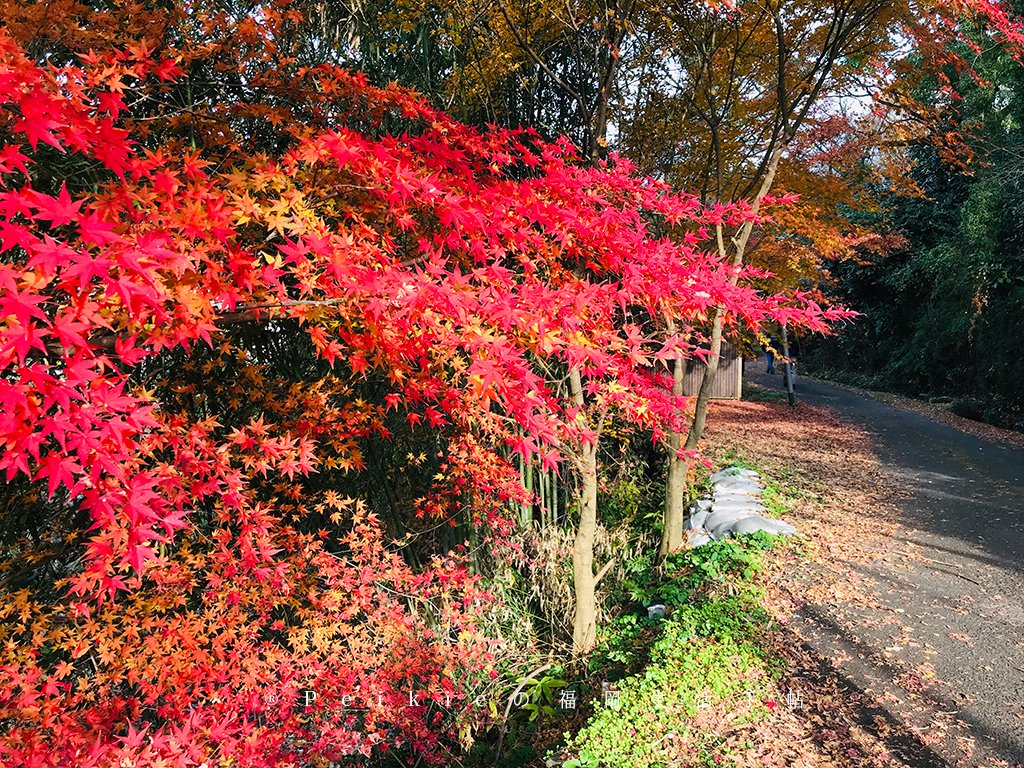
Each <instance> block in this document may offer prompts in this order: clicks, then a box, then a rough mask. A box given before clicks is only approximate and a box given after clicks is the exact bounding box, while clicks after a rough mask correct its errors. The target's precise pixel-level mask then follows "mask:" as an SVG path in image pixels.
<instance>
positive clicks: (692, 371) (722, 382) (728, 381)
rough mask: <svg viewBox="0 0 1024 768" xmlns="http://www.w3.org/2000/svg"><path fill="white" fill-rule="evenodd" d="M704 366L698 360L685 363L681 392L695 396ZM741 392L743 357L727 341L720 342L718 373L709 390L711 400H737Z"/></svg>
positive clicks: (701, 379) (698, 389) (702, 378)
mask: <svg viewBox="0 0 1024 768" xmlns="http://www.w3.org/2000/svg"><path fill="white" fill-rule="evenodd" d="M705 370H706V366H705V365H704V363H702V362H701V361H700V360H689V361H687V363H686V376H685V378H684V379H683V394H685V395H689V396H690V397H696V395H697V392H699V391H700V385H701V382H702V381H703V380H704V371H705ZM742 394H743V359H742V358H741V357H740V356H739V354H738V353H737V351H736V347H734V346H733V345H732V344H730V343H729V342H727V341H726V342H723V343H722V359H721V360H720V361H719V363H718V375H716V376H715V385H714V387H713V388H712V390H711V398H712V399H713V400H739V399H740V398H741V397H742Z"/></svg>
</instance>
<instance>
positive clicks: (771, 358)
mask: <svg viewBox="0 0 1024 768" xmlns="http://www.w3.org/2000/svg"><path fill="white" fill-rule="evenodd" d="M774 345H775V339H769V340H768V344H767V345H766V346H765V348H764V357H765V360H767V361H768V373H770V374H774V373H775V352H774V351H773V349H772V347H773V346H774Z"/></svg>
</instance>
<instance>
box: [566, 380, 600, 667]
mask: <svg viewBox="0 0 1024 768" xmlns="http://www.w3.org/2000/svg"><path fill="white" fill-rule="evenodd" d="M569 386H570V388H571V393H572V398H573V400H574V401H575V403H576V404H577V405H579V406H582V405H583V384H582V381H581V379H580V372H579V370H577V369H574V370H572V371H570V372H569ZM577 458H578V461H579V470H580V490H579V498H578V501H579V508H580V522H579V526H578V527H577V528H576V540H575V542H574V543H573V547H572V577H573V588H574V590H575V598H576V616H575V618H574V619H573V626H572V650H573V654H574V655H576V656H580V655H582V654H585V653H588V652H589V651H591V650H593V648H594V646H595V645H596V644H597V594H596V592H597V579H596V578H595V577H594V538H595V537H596V535H597V440H596V438H595V441H594V443H593V444H592V445H581V446H580V449H579V454H578V456H577Z"/></svg>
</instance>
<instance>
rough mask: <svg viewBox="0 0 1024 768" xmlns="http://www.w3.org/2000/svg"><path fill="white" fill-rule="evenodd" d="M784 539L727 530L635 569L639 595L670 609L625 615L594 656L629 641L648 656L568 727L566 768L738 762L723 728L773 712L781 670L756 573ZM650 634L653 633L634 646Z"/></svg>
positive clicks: (604, 657) (599, 658)
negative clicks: (614, 692)
mask: <svg viewBox="0 0 1024 768" xmlns="http://www.w3.org/2000/svg"><path fill="white" fill-rule="evenodd" d="M777 541H778V537H774V536H771V535H769V534H763V533H761V534H754V535H751V536H744V537H739V538H734V539H724V540H722V541H716V542H713V543H711V544H708V545H706V546H703V547H700V548H698V549H695V550H689V551H685V552H680V553H678V554H675V555H673V556H671V557H670V558H668V559H667V560H666V562H665V563H664V564H663V566H662V567H661V568H660V569H652V568H649V567H648V568H646V569H644V568H637V573H636V574H635V575H634V577H633V578H632V579H631V580H630V583H629V585H628V587H627V589H628V590H629V591H630V594H631V596H632V598H633V599H639V600H641V601H646V602H662V603H664V604H665V605H666V607H667V616H666V618H665V619H664V620H649V619H647V618H646V617H643V618H639V617H636V616H627V617H622V618H621V619H620V620H618V621H617V622H616V623H614V624H613V625H612V626H611V627H610V629H609V630H608V632H607V633H606V635H605V638H604V641H603V643H602V649H601V651H600V652H599V653H598V654H596V655H595V657H594V660H595V662H597V663H598V664H599V665H600V664H604V663H607V662H608V661H610V660H612V659H613V658H618V657H616V656H615V655H616V654H617V653H622V652H623V651H624V649H631V652H632V653H633V654H634V656H639V655H641V654H642V655H643V656H644V663H643V664H641V665H640V666H639V668H638V669H637V670H636V671H635V672H634V673H632V674H629V675H628V676H626V677H624V678H623V679H622V680H621V681H619V682H618V684H617V687H618V691H619V695H618V698H617V701H608V702H602V701H598V702H597V703H596V706H595V711H594V714H593V716H592V717H591V719H590V720H589V721H588V722H587V724H586V725H585V726H584V727H583V728H582V729H581V730H580V731H578V732H577V733H576V734H573V735H569V734H566V747H565V749H564V750H563V751H562V755H563V757H564V756H565V755H568V758H567V759H565V761H564V762H563V768H639V767H640V766H661V765H665V766H667V765H677V764H680V763H679V760H680V759H681V758H685V760H686V761H687V763H688V764H690V765H693V766H723V765H728V764H729V763H730V762H731V760H730V754H733V753H734V751H735V750H736V749H737V748H742V746H740V747H737V745H736V744H735V743H733V741H734V740H729V741H728V742H727V740H726V739H725V738H724V737H723V734H724V731H725V730H730V729H733V728H736V727H740V726H742V725H743V724H745V723H747V724H749V723H754V722H757V721H758V720H760V719H762V718H764V717H765V716H766V715H767V714H768V713H769V711H770V710H769V701H770V696H771V691H772V690H773V681H774V680H775V679H776V678H777V677H778V675H779V674H780V673H781V669H782V667H781V663H780V662H779V660H778V659H776V658H774V657H772V656H771V655H770V654H768V653H767V652H766V651H765V650H764V648H765V643H763V642H762V638H763V635H764V633H765V632H766V631H768V629H769V628H770V625H771V621H770V619H769V617H768V614H767V613H766V612H765V611H764V609H763V608H762V607H761V604H760V596H761V593H760V590H759V588H758V587H757V585H756V581H755V579H756V574H757V572H758V571H759V570H760V569H761V567H762V562H763V558H764V556H765V553H766V552H767V551H768V550H770V549H771V548H772V547H773V546H775V545H776V543H777ZM646 565H649V564H646ZM644 637H648V638H651V639H653V642H652V643H651V644H650V645H649V646H647V647H646V648H643V649H641V648H637V647H636V645H635V644H636V643H637V642H638V641H639V640H641V639H642V638H644ZM619 660H620V661H623V660H624V659H621V658H619ZM632 661H633V662H634V665H633V666H636V662H637V658H633V659H632ZM709 718H710V720H709ZM723 718H724V719H723ZM709 723H713V725H709Z"/></svg>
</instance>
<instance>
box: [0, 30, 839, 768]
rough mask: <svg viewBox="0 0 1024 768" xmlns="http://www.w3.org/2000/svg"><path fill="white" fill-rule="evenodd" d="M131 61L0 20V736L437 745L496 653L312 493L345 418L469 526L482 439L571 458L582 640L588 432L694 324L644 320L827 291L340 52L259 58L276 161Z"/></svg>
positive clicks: (550, 150) (165, 753)
mask: <svg viewBox="0 0 1024 768" xmlns="http://www.w3.org/2000/svg"><path fill="white" fill-rule="evenodd" d="M245 24H246V22H243V23H242V25H243V26H244V25H245ZM269 26H270V27H271V28H273V24H269ZM208 31H209V30H207V32H208ZM204 34H206V32H204ZM253 34H257V33H253ZM268 35H269V36H270V37H271V38H272V36H273V35H272V34H270V33H268ZM152 50H153V48H152V46H151V45H149V44H143V43H140V44H138V45H136V46H133V47H131V48H128V49H120V48H117V47H116V46H107V47H106V48H104V49H102V50H101V51H100V52H97V53H88V52H79V53H78V54H77V55H73V54H69V55H68V56H67V57H66V60H64V61H60V62H56V61H55V62H46V63H42V64H40V63H36V62H35V61H33V60H32V59H31V58H30V57H29V56H27V55H26V52H25V50H24V49H23V48H22V46H21V45H20V44H19V43H18V42H17V41H16V40H15V39H13V38H12V37H11V36H10V35H9V34H7V33H6V32H0V62H2V63H0V83H2V85H3V88H2V89H0V92H2V93H3V97H2V99H3V101H4V106H5V108H6V110H5V118H4V124H3V132H4V133H3V136H4V145H3V149H2V150H0V157H2V160H0V182H2V193H0V199H2V203H3V209H2V216H0V219H2V224H0V226H2V230H3V233H2V246H0V247H2V261H0V284H2V286H3V299H2V309H0V313H2V314H0V318H2V319H0V370H2V372H3V374H2V377H0V401H2V402H3V406H4V407H3V411H2V416H0V435H2V443H0V446H2V450H0V469H2V470H3V472H4V474H5V478H6V479H7V481H8V483H9V487H10V488H11V489H12V490H13V493H12V497H11V498H10V502H11V503H10V504H9V505H8V506H7V507H6V510H7V512H9V513H11V514H15V512H14V509H15V508H19V507H22V506H23V505H25V504H27V505H28V506H29V508H30V509H31V510H32V514H34V515H38V516H39V517H38V519H36V520H34V521H33V523H32V525H31V526H29V528H30V531H29V532H28V533H27V534H26V535H25V536H23V537H22V538H20V539H18V540H16V541H13V542H11V543H10V546H11V547H12V548H13V549H12V551H13V552H14V553H15V556H13V557H11V558H9V560H8V561H7V562H6V563H5V564H4V577H3V589H4V591H5V593H6V597H7V598H8V599H7V600H5V602H4V607H3V608H2V609H0V612H2V615H3V617H4V624H3V627H2V629H0V632H2V638H3V651H2V652H0V668H2V669H3V670H4V674H5V678H6V679H7V680H9V681H10V685H8V686H6V687H5V689H4V690H3V692H0V713H2V719H3V721H4V728H3V732H2V734H0V755H2V756H3V759H4V761H5V762H11V763H15V764H28V765H32V764H40V765H46V764H63V763H67V762H74V763H76V764H81V765H112V764H123V763H124V762H125V761H128V762H132V763H133V764H182V765H184V764H189V763H190V762H203V761H210V760H219V761H235V762H237V763H239V764H244V765H281V764H286V763H289V762H291V763H299V762H302V761H304V760H308V759H311V758H312V756H317V757H318V758H320V759H327V760H329V759H337V758H340V757H342V756H345V755H355V754H364V755H366V754H373V753H376V752H386V751H389V750H390V751H392V752H405V753H408V752H414V753H417V754H422V755H425V756H428V757H432V758H434V759H442V758H441V755H443V754H444V752H445V749H447V748H449V747H450V746H451V745H452V743H453V740H454V739H455V738H456V737H457V736H459V735H461V736H463V737H466V736H467V734H468V733H469V729H471V727H472V725H473V721H474V718H476V717H477V716H478V715H479V712H477V711H476V710H473V709H472V708H469V707H468V706H467V705H468V702H470V701H471V700H472V694H473V693H475V692H476V691H477V690H481V689H483V690H487V685H488V680H489V679H490V678H491V676H492V675H493V674H494V656H493V654H494V653H495V647H494V643H493V638H487V637H485V636H484V635H483V634H482V633H481V632H480V631H479V628H478V618H479V615H480V609H481V606H483V605H485V604H486V603H487V602H488V600H489V599H490V596H489V595H488V593H487V591H486V590H485V589H484V586H483V584H482V583H481V581H480V579H479V577H477V576H474V575H472V574H471V573H470V571H469V569H468V567H467V564H466V562H465V560H464V558H461V557H460V556H458V555H457V554H452V553H446V552H436V553H434V554H432V555H431V556H430V557H429V559H428V560H427V561H426V562H425V563H423V564H422V567H420V568H416V569H413V568H412V567H411V566H410V564H409V563H408V562H407V561H406V560H405V559H403V557H402V556H401V553H400V550H399V549H398V548H397V547H395V546H394V545H392V544H390V543H388V542H387V540H386V539H385V538H384V536H383V534H382V530H381V525H380V522H379V520H378V519H377V517H376V516H375V515H374V514H372V513H370V512H369V511H368V510H367V509H366V508H365V505H364V504H363V503H362V502H361V501H360V500H358V499H355V498H353V497H351V496H350V495H348V494H346V493H343V492H339V490H338V489H339V488H342V489H344V488H345V487H346V483H345V477H346V475H348V474H349V473H351V472H352V471H355V470H358V469H359V468H360V467H361V466H363V463H364V457H363V446H364V444H365V441H366V440H367V438H369V437H370V436H376V437H378V438H381V439H387V438H388V437H389V435H390V430H389V428H388V426H387V423H388V421H387V420H388V419H394V418H395V416H400V417H401V419H402V421H404V422H405V423H406V424H407V425H408V427H409V428H410V429H429V430H431V431H433V432H435V433H437V434H438V435H441V436H443V438H444V452H443V459H442V460H441V461H440V463H439V469H440V471H439V472H438V473H437V476H436V478H435V483H434V486H433V487H432V488H431V489H429V491H428V492H427V493H425V494H423V495H422V497H421V500H420V502H419V504H418V512H419V513H420V514H422V515H424V516H428V517H433V518H437V517H440V516H441V515H443V514H445V513H447V512H449V511H450V510H451V509H452V508H453V507H459V506H461V505H464V504H467V503H468V504H469V506H470V508H471V509H472V510H473V516H472V524H473V525H474V526H476V527H479V528H481V529H483V530H485V531H486V532H487V535H488V536H489V537H490V538H489V541H491V542H492V543H493V544H494V545H495V546H497V544H498V543H500V541H501V539H502V536H503V534H504V533H505V532H507V531H508V529H509V526H510V525H511V524H512V523H511V521H510V520H509V519H508V516H507V512H508V508H509V505H510V503H515V502H518V501H521V500H522V499H523V498H524V490H523V488H522V486H521V485H520V484H519V482H518V475H517V473H516V472H515V469H514V465H513V463H512V462H511V460H510V458H511V456H512V455H514V454H516V453H518V454H520V455H523V456H528V457H529V456H534V455H537V456H541V457H542V459H543V461H544V462H545V464H546V465H548V466H552V467H555V466H565V467H567V469H566V470H565V471H567V472H573V471H575V472H578V473H579V475H580V476H581V477H582V478H583V481H582V482H581V483H580V488H581V491H580V507H581V517H582V520H581V524H580V525H579V532H578V536H577V539H578V541H577V552H578V557H577V558H576V561H575V573H576V585H577V587H576V599H577V619H576V623H577V629H578V632H577V636H576V646H577V650H580V651H585V650H587V649H588V648H589V647H590V645H592V643H593V637H594V623H595V620H596V618H595V604H594V580H595V578H594V577H595V574H594V572H593V565H592V547H593V541H592V536H593V526H594V524H595V522H596V514H597V510H596V504H595V503H594V501H593V499H594V496H593V492H592V491H593V483H592V479H593V467H594V462H595V461H596V454H595V450H594V449H595V446H596V445H597V441H598V439H599V433H600V424H601V423H602V422H603V421H605V420H606V419H609V418H618V419H623V420H626V421H628V422H629V423H631V424H635V425H637V426H639V427H641V428H645V429H648V430H650V431H651V432H652V434H653V435H654V437H655V438H657V437H658V435H659V434H660V433H661V432H662V431H663V430H664V429H666V428H672V429H679V428H680V424H679V414H680V413H681V408H680V405H681V403H680V401H679V398H677V397H676V396H674V395H672V394H671V392H670V391H669V390H668V388H666V386H665V382H664V381H663V376H662V374H661V373H660V372H659V369H658V368H657V366H655V365H653V364H652V362H653V361H657V360H664V359H667V358H668V357H672V356H679V355H680V354H684V353H689V352H690V351H691V350H692V349H693V344H692V342H691V341H690V340H689V339H688V338H687V337H686V336H685V335H683V334H680V335H679V336H677V337H672V338H669V339H667V340H666V339H664V338H662V337H661V335H660V334H659V333H657V332H656V330H657V329H656V328H655V327H654V326H653V325H652V318H660V317H663V316H665V315H666V314H667V315H669V316H671V317H673V318H675V319H676V320H677V321H678V323H679V324H680V327H683V326H684V325H688V324H691V323H693V322H697V321H702V320H703V319H704V318H706V316H707V312H708V311H709V308H711V307H714V306H722V307H725V308H726V309H727V311H728V312H729V316H730V322H736V323H744V324H747V325H749V326H751V327H756V326H757V325H758V324H760V323H763V322H766V321H769V320H771V321H779V320H780V319H787V320H791V321H793V322H796V323H803V324H806V325H807V326H808V327H811V328H824V327H825V325H826V323H827V322H829V321H830V320H832V319H835V318H836V317H839V316H841V313H839V312H835V311H826V310H823V309H822V308H820V307H819V306H817V305H816V304H814V303H813V302H801V301H799V300H798V301H797V304H796V305H794V303H793V301H792V299H791V298H790V297H781V296H774V295H766V294H764V293H762V292H759V291H757V290H755V289H754V288H752V287H751V286H749V285H748V284H747V280H746V273H743V275H742V277H743V279H742V280H741V279H739V278H740V277H741V275H740V274H738V272H737V270H736V269H734V268H733V267H731V266H729V265H727V264H724V263H723V262H722V261H721V259H720V258H718V256H717V255H716V254H715V253H713V252H711V253H708V252H705V251H703V250H702V249H701V248H700V247H699V245H700V242H701V240H702V239H703V238H704V237H706V232H707V227H708V226H713V225H714V223H715V222H718V221H723V220H728V221H730V222H734V223H739V222H742V221H744V220H746V219H748V218H749V217H750V216H751V215H752V213H751V212H750V211H749V210H747V209H746V208H745V207H744V206H742V205H738V206H715V207H714V208H712V209H705V208H704V207H703V206H701V205H700V204H699V202H698V201H697V200H696V199H695V198H694V197H692V196H689V195H679V194H673V193H671V192H670V191H669V190H668V188H667V187H666V186H665V185H664V184H662V183H657V182H653V181H651V180H650V179H645V178H643V177H640V176H637V175H636V174H635V173H634V172H633V168H632V166H631V165H630V164H629V163H627V162H625V161H622V160H619V159H613V160H612V161H611V162H610V163H608V164H600V165H594V164H582V163H580V162H579V159H578V157H577V154H576V151H575V149H574V148H573V147H572V146H571V145H570V144H569V143H568V142H565V141H560V142H555V143H547V142H544V141H541V140H540V139H539V138H537V136H536V135H535V134H533V133H531V132H529V131H507V130H498V129H494V130H488V131H478V130H476V129H473V128H470V127H467V126H465V125H462V124H459V123H457V122H455V121H453V120H451V119H449V118H448V117H446V116H445V115H444V114H442V113H440V112H438V111H437V110H435V109H433V108H431V107H429V106H428V105H427V104H425V103H424V102H423V101H421V100H419V99H418V98H416V97H415V96H414V95H413V94H411V93H409V92H406V91H403V90H401V89H398V88H395V87H388V88H375V87H372V86H370V85H369V84H368V83H367V81H366V79H365V78H364V77H363V76H361V75H358V74H353V73H351V72H348V71H344V70H340V69H336V68H315V69H302V68H299V69H292V70H289V69H287V68H286V67H285V68H282V71H284V72H285V73H286V74H287V76H288V77H290V78H292V79H291V80H288V79H287V78H285V77H284V76H283V75H279V76H278V79H277V80H275V81H274V83H275V87H285V86H290V87H293V88H294V89H296V93H297V94H298V95H299V98H297V99H296V100H295V102H294V103H295V104H296V105H298V106H290V107H286V108H283V109H285V112H286V113H287V114H290V115H291V117H292V118H297V117H298V116H300V115H302V114H305V113H306V112H305V110H307V108H310V107H311V106H312V105H319V106H320V107H322V109H323V111H322V112H319V113H318V114H319V115H320V116H319V117H316V116H314V118H313V119H311V120H310V121H309V122H308V123H306V124H304V125H296V126H291V125H289V126H286V127H285V128H284V129H283V130H282V131H280V132H279V138H278V140H277V143H276V147H275V148H274V151H269V150H268V149H266V148H261V147H260V145H258V144H256V145H253V144H250V147H249V148H248V149H244V148H243V147H241V146H238V145H236V144H234V143H233V142H234V141H235V140H240V139H241V138H242V137H244V136H245V130H246V125H247V123H246V122H245V120H246V119H249V120H251V119H254V116H256V117H258V116H261V115H262V116H266V115H267V114H268V113H267V112H266V111H265V110H264V108H263V107H261V103H260V102H254V103H247V102H245V101H244V100H229V101H228V102H227V103H225V104H223V105H218V104H214V105H213V107H211V109H210V110H209V111H207V112H206V113H205V114H201V115H191V114H190V115H187V116H181V115H170V116H167V115H157V116H156V117H158V118H159V119H158V120H156V121H151V120H148V119H145V118H146V115H145V113H144V112H143V113H142V114H136V113H135V112H134V108H133V107H132V106H131V103H130V100H131V98H132V97H134V96H138V95H140V94H145V93H156V94H159V93H163V92H165V91H166V89H169V88H174V86H175V83H177V82H178V81H179V80H182V79H184V80H185V81H187V80H188V75H187V73H185V72H184V71H183V67H184V66H186V65H187V64H188V63H189V61H190V59H189V58H188V56H185V55H182V56H181V57H179V58H178V59H177V60H175V59H169V58H161V57H157V56H153V55H152V53H151V51H152ZM261 50H262V49H261ZM288 73H290V74H288ZM310 93H312V94H313V95H309V94H310ZM137 101H138V102H140V103H141V104H143V105H145V104H146V103H147V100H146V99H138V100H137ZM327 115H330V118H329V119H328V117H327ZM229 116H230V118H231V119H232V120H237V121H239V122H238V123H237V124H236V125H235V126H234V127H233V128H232V130H231V131H230V132H229V133H225V131H224V129H223V128H221V129H219V130H215V129H214V128H213V127H211V126H213V125H216V124H217V123H218V122H221V123H223V120H224V119H225V118H227V117H229ZM332 123H333V124H332ZM282 135H283V137H284V139H285V140H284V141H283V143H281V141H280V137H281V136H282ZM272 138H273V136H272V135H271V136H268V137H267V142H265V144H267V145H270V146H273V145H274V144H275V141H271V139H272ZM190 145H191V146H192V147H195V148H194V149H192V148H190ZM54 161H57V162H54ZM82 167H88V168H90V174H89V176H88V177H87V178H85V179H83V178H82V177H81V176H80V175H77V173H76V171H77V170H78V169H80V168H82ZM670 234H671V235H672V236H669V235H670ZM254 331H256V332H257V333H255V335H254ZM300 363H301V365H300ZM289 367H291V370H290V371H289V372H288V375H284V373H283V371H285V369H288V368H289ZM371 379H372V380H373V381H374V382H376V384H377V386H378V389H379V390H381V389H382V390H383V391H379V392H378V394H379V395H380V396H379V398H378V399H375V400H367V399H364V398H363V397H361V396H360V392H363V391H365V390H366V382H368V381H369V380H371ZM455 680H460V684H459V685H456V684H455ZM311 696H312V697H314V698H313V699H312V701H311V698H310V697H311ZM353 698H354V699H355V700H357V701H358V702H359V704H360V706H359V707H357V711H353V709H352V707H351V703H352V700H353ZM413 700H415V702H416V703H415V705H412V704H410V703H409V702H410V701H413ZM313 704H315V706H313ZM303 705H310V706H303Z"/></svg>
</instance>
